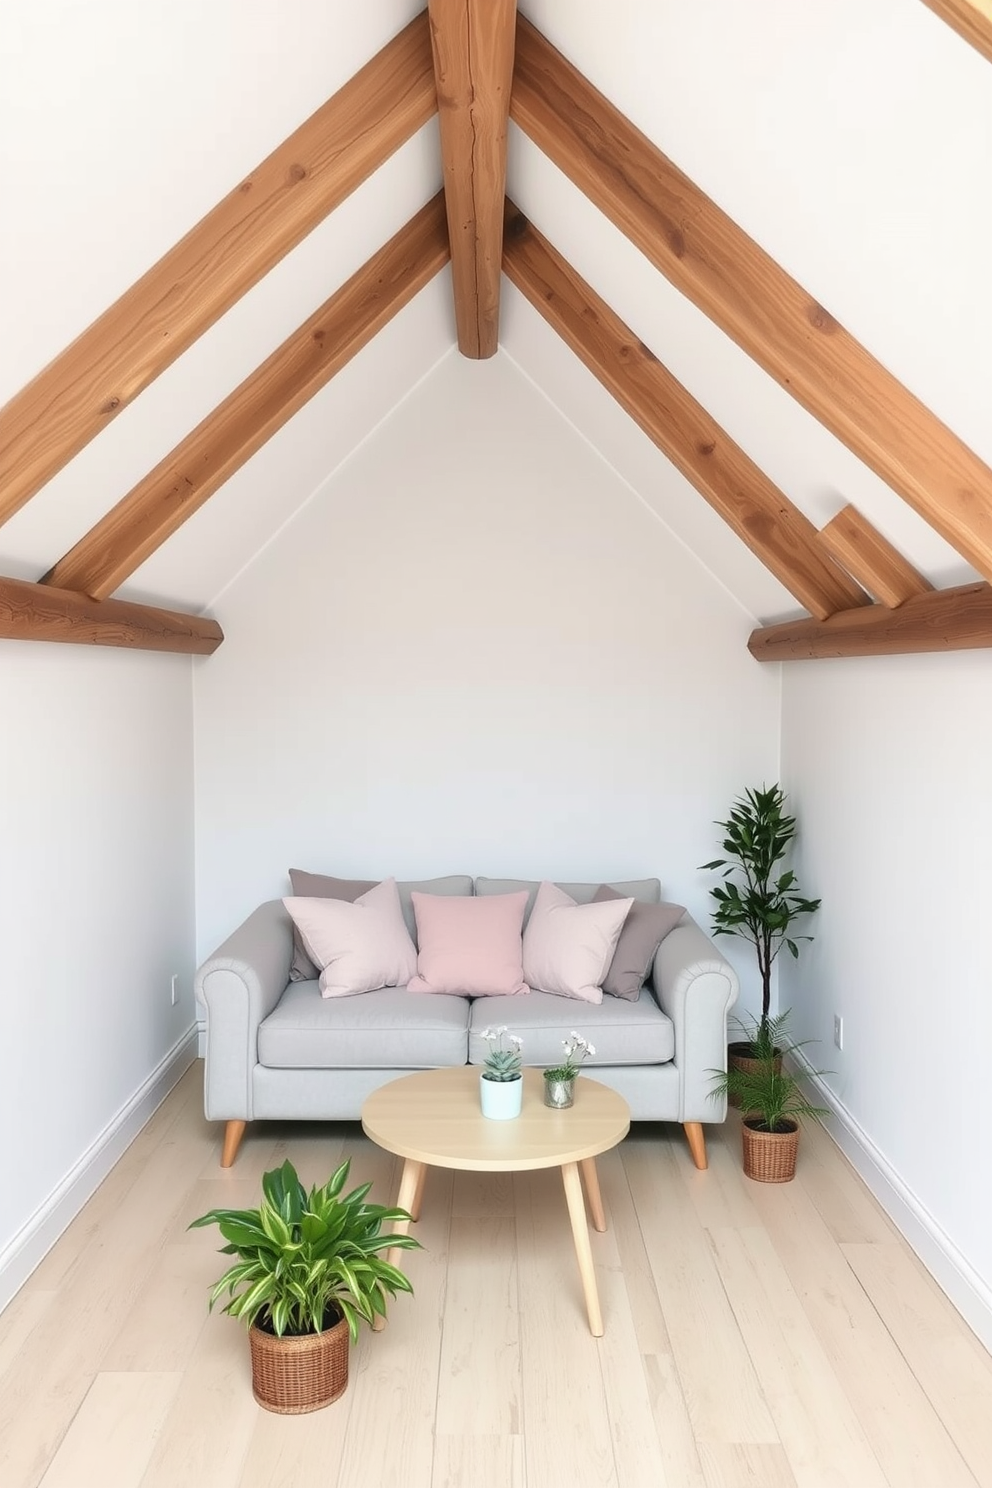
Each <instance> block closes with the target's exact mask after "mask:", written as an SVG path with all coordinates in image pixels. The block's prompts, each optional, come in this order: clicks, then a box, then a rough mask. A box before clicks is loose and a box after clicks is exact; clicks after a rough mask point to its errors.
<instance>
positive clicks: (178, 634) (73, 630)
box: [0, 578, 224, 656]
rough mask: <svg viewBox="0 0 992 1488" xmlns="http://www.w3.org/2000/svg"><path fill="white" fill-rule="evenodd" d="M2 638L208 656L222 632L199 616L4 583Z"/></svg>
mask: <svg viewBox="0 0 992 1488" xmlns="http://www.w3.org/2000/svg"><path fill="white" fill-rule="evenodd" d="M0 637H2V638H3V639H4V640H7V641H63V642H69V643H71V644H73V645H81V646H123V647H126V648H128V649H130V650H133V651H179V652H184V653H186V654H188V655H191V656H210V655H211V654H212V653H213V652H214V651H216V650H217V647H218V646H219V645H220V643H221V641H222V640H223V639H224V632H223V631H222V630H221V628H220V626H219V625H218V624H217V622H216V620H205V619H203V618H202V617H201V616H199V615H184V614H181V613H180V612H179V611H177V610H159V609H156V608H155V607H154V606H152V605H141V604H129V603H127V602H126V601H124V600H120V599H105V600H103V601H102V602H99V603H98V602H97V601H96V600H93V599H87V598H86V596H85V595H83V594H75V593H73V592H72V591H71V590H68V589H52V588H51V587H50V586H48V585H46V584H28V583H25V582H24V581H23V580H21V579H2V578H0Z"/></svg>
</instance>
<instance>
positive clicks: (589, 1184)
mask: <svg viewBox="0 0 992 1488" xmlns="http://www.w3.org/2000/svg"><path fill="white" fill-rule="evenodd" d="M579 1167H580V1168H581V1169H582V1177H583V1179H584V1180H585V1185H586V1198H587V1199H588V1200H589V1217H590V1219H591V1220H592V1227H593V1229H594V1230H598V1231H599V1233H600V1234H602V1233H603V1231H604V1230H605V1229H606V1211H605V1210H604V1208H603V1196H602V1194H601V1193H600V1191H599V1174H598V1173H597V1172H596V1159H595V1158H594V1157H584V1158H583V1159H582V1161H581V1162H580V1163H579Z"/></svg>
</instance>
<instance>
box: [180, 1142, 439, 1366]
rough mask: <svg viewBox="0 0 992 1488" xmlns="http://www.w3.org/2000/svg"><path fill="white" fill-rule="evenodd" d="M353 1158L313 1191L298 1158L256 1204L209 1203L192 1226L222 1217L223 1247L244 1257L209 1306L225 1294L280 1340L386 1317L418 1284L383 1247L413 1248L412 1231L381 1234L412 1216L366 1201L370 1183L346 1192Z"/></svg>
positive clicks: (272, 1175)
mask: <svg viewBox="0 0 992 1488" xmlns="http://www.w3.org/2000/svg"><path fill="white" fill-rule="evenodd" d="M350 1166H351V1164H350V1159H349V1161H347V1162H343V1163H342V1164H341V1166H340V1167H339V1168H338V1169H337V1171H336V1172H335V1173H334V1175H333V1177H332V1178H331V1179H330V1180H329V1181H328V1182H327V1183H325V1184H324V1186H323V1187H322V1188H318V1187H316V1186H315V1187H313V1188H311V1189H310V1191H309V1193H308V1192H307V1191H306V1189H305V1188H304V1187H303V1184H302V1183H301V1182H300V1179H299V1177H298V1176H297V1172H296V1169H295V1168H294V1167H293V1165H292V1163H291V1162H288V1161H287V1162H284V1163H283V1165H282V1167H281V1168H273V1169H272V1171H271V1172H269V1173H266V1174H265V1176H264V1177H263V1179H262V1195H263V1197H262V1203H261V1204H260V1205H259V1207H258V1208H257V1209H211V1210H210V1211H209V1213H207V1214H202V1215H201V1216H200V1218H199V1219H194V1220H193V1222H192V1224H191V1225H190V1226H189V1228H190V1229H191V1230H192V1229H200V1228H202V1227H203V1226H205V1225H210V1224H215V1225H217V1226H218V1228H219V1230H220V1233H221V1235H222V1236H223V1238H224V1239H225V1240H226V1241H227V1244H226V1245H224V1246H222V1247H221V1252H220V1253H221V1255H229V1256H237V1258H238V1259H237V1260H236V1262H235V1263H234V1265H233V1266H231V1267H230V1268H229V1269H228V1270H227V1271H225V1273H224V1275H223V1276H222V1277H221V1278H220V1280H219V1281H218V1282H216V1283H215V1284H214V1286H213V1288H212V1290H211V1292H210V1307H211V1309H213V1307H214V1305H215V1303H217V1302H218V1301H220V1299H221V1297H223V1296H224V1295H225V1294H226V1295H227V1298H228V1300H227V1302H226V1303H225V1305H224V1307H223V1308H222V1311H223V1312H227V1313H230V1315H231V1316H232V1317H237V1318H241V1320H242V1321H243V1322H244V1324H245V1325H246V1327H251V1326H252V1324H255V1325H256V1326H258V1327H260V1328H263V1329H264V1330H266V1331H267V1332H271V1333H275V1334H276V1336H277V1337H279V1338H281V1337H283V1335H284V1334H294V1335H300V1334H305V1333H322V1332H324V1331H325V1329H327V1328H329V1327H332V1326H333V1325H334V1324H335V1323H336V1322H338V1321H339V1320H340V1319H341V1318H342V1317H344V1318H346V1319H347V1321H348V1329H349V1332H350V1334H351V1338H352V1342H354V1341H355V1340H356V1339H357V1337H358V1325H359V1322H360V1321H361V1320H363V1319H364V1321H365V1322H367V1323H372V1322H373V1321H374V1320H375V1318H376V1317H377V1316H380V1317H385V1315H386V1296H387V1293H388V1295H389V1296H390V1297H395V1295H396V1293H397V1292H412V1291H413V1287H412V1286H411V1285H410V1282H409V1280H408V1278H407V1277H406V1276H405V1275H404V1274H403V1272H402V1271H400V1270H399V1269H398V1268H397V1267H396V1266H393V1265H391V1264H390V1263H389V1262H388V1261H387V1260H386V1259H385V1258H384V1256H383V1255H382V1252H383V1251H385V1250H390V1249H402V1250H413V1249H415V1248H419V1247H420V1241H419V1240H415V1239H413V1237H412V1236H410V1235H393V1234H389V1233H387V1234H383V1232H382V1226H383V1225H384V1224H386V1223H388V1222H390V1221H393V1220H409V1218H410V1215H409V1214H408V1213H407V1212H406V1210H405V1209H387V1208H384V1207H383V1206H382V1205H381V1204H367V1203H365V1196H366V1194H367V1193H368V1192H369V1189H370V1188H371V1187H372V1185H371V1184H370V1183H363V1184H361V1185H360V1186H359V1187H358V1188H355V1189H353V1190H352V1191H351V1193H349V1194H345V1195H344V1197H341V1191H342V1189H343V1188H344V1185H345V1182H346V1181H347V1178H348V1170H349V1168H350Z"/></svg>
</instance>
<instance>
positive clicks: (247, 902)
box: [195, 354, 778, 955]
mask: <svg viewBox="0 0 992 1488" xmlns="http://www.w3.org/2000/svg"><path fill="white" fill-rule="evenodd" d="M213 608H214V611H215V613H216V614H217V616H218V618H219V619H220V621H221V623H222V624H223V625H224V628H225V630H226V632H227V640H226V641H225V643H224V645H223V646H222V647H221V648H220V650H219V651H218V652H217V653H216V654H215V656H213V657H212V658H211V659H210V660H209V661H207V662H205V663H202V664H200V663H197V665H196V670H195V695H196V769H197V938H198V952H199V954H200V955H205V954H206V953H207V952H208V951H209V950H210V949H211V948H212V947H213V945H214V944H216V943H217V941H219V940H220V939H221V938H222V937H223V936H224V935H226V934H227V933H228V932H229V931H230V930H231V929H233V928H234V926H235V925H236V924H238V923H239V921H240V920H241V919H242V918H243V917H244V916H245V915H246V914H247V913H248V912H249V911H250V910H251V909H252V908H253V907H254V905H255V904H256V903H257V902H258V901H259V900H261V899H264V898H270V897H275V896H277V895H280V894H282V893H286V892H288V882H287V879H286V871H287V869H288V868H290V867H301V868H308V869H311V870H315V871H323V872H329V873H334V874H339V875H344V876H358V877H379V876H383V875H385V874H387V873H393V874H395V875H396V876H397V877H400V878H409V877H420V876H428V875H431V874H443V873H453V872H462V873H472V874H493V875H503V874H510V875H518V874H519V875H521V876H528V877H529V876H534V877H542V876H548V877H559V878H611V877H634V876H639V875H642V874H657V875H658V876H660V877H661V878H662V880H663V882H664V886H665V890H666V892H667V893H668V895H669V897H671V898H674V899H676V900H678V901H680V902H683V903H686V904H688V905H689V906H690V908H692V909H693V910H694V912H696V913H698V914H700V915H705V913H706V903H705V893H706V881H705V875H700V874H699V873H698V872H697V871H696V865H698V864H699V863H701V862H703V861H705V860H706V859H707V858H708V857H709V856H711V851H712V847H713V831H712V827H711V823H712V820H713V818H714V817H716V816H718V815H720V814H722V811H723V808H724V806H725V804H726V802H727V801H728V800H729V799H730V796H731V795H732V793H733V792H734V790H736V789H737V787H738V785H739V782H740V780H741V779H742V778H748V779H750V778H753V777H755V776H757V777H759V778H760V777H764V776H770V775H774V774H775V773H776V772H777V760H778V677H777V675H776V672H775V670H774V669H768V668H764V667H761V666H759V665H758V664H757V663H756V662H754V661H753V660H752V659H751V657H750V656H749V655H748V653H747V651H746V649H745V641H746V638H747V635H748V632H749V631H750V629H751V626H752V620H751V617H750V616H749V615H748V614H746V612H744V611H743V610H742V609H741V608H740V606H739V605H738V604H737V603H736V601H734V600H733V599H731V597H730V596H729V595H728V594H727V593H726V591H724V590H723V589H722V588H721V587H720V586H719V585H718V584H717V583H716V582H715V581H714V580H713V579H712V578H711V577H710V576H709V575H708V574H707V573H706V571H705V570H704V569H702V568H701V567H700V565H699V564H698V562H697V561H696V559H695V558H693V556H692V555H691V554H690V553H689V552H688V551H687V550H686V549H685V548H684V547H683V546H682V545H681V543H679V542H678V541H677V540H676V539H675V538H674V537H673V536H672V534H671V533H670V531H669V530H668V529H667V528H666V527H664V526H663V525H662V523H661V522H660V521H659V520H658V518H657V517H656V516H655V515H654V514H653V513H652V512H651V511H650V510H649V509H648V508H647V507H646V506H645V504H644V503H643V502H642V501H641V500H640V499H639V498H638V497H637V496H636V495H635V493H634V492H633V491H631V489H630V488H629V487H627V486H626V485H625V484H624V483H623V482H622V481H621V480H620V479H619V478H618V477H617V476H616V475H615V473H614V472H613V471H612V470H611V469H610V468H609V467H608V466H607V465H606V464H605V463H604V461H603V460H602V459H601V458H600V457H599V456H598V455H596V454H595V453H594V452H593V451H592V449H591V448H590V447H589V445H588V444H587V443H586V442H585V441H584V440H582V439H580V438H579V437H578V436H577V435H576V433H575V432H574V431H573V430H572V429H570V428H569V427H568V425H567V424H566V423H565V422H564V421H563V420H562V419H561V418H560V417H559V416H558V415H557V414H556V413H555V411H554V410H553V408H552V407H551V406H550V405H549V404H548V403H547V401H546V400H545V399H544V397H543V396H542V395H541V394H540V393H539V392H537V391H536V389H535V388H534V387H533V386H532V385H531V384H530V383H529V382H528V381H527V380H526V379H525V378H524V377H522V376H521V375H520V373H519V372H518V371H517V370H516V369H515V368H514V366H513V364H512V362H511V361H510V360H509V358H508V357H506V356H505V355H500V356H498V357H497V358H496V359H494V360H493V361H492V362H489V363H479V364H472V363H468V362H466V361H464V360H463V359H462V358H460V357H458V356H457V355H455V354H453V355H451V356H450V357H449V358H447V359H446V360H445V361H444V362H442V363H441V365H440V367H439V368H438V369H437V371H436V372H435V373H434V374H433V375H432V376H431V377H430V378H429V379H428V380H427V381H426V382H425V383H423V384H422V385H421V387H420V388H419V389H418V390H417V391H416V392H415V393H414V394H413V395H412V396H411V397H410V398H409V399H408V400H407V401H406V402H405V403H404V404H403V405H402V406H401V407H400V408H399V409H398V410H397V412H396V413H395V414H394V415H393V416H392V417H391V418H390V419H389V420H388V421H387V423H386V424H384V425H383V426H382V428H381V429H380V430H379V431H378V432H377V434H376V436H375V437H374V439H372V440H371V441H370V442H369V443H368V444H367V445H366V446H365V447H364V448H363V449H361V450H360V451H359V452H358V453H357V454H356V455H355V456H354V457H353V458H352V459H351V460H350V461H349V462H348V463H347V464H346V465H345V466H344V467H343V468H342V469H341V470H340V471H339V472H338V474H337V476H336V477H335V478H334V479H333V480H332V481H330V482H328V484H327V485H326V486H325V487H324V489H323V490H322V491H320V492H319V493H318V495H317V496H316V497H315V498H314V500H313V501H312V502H311V503H310V504H309V505H308V506H307V507H306V508H305V509H304V511H303V512H302V513H301V514H300V515H299V516H298V517H297V519H296V520H295V521H294V522H293V523H292V524H291V525H289V526H288V527H287V528H286V529H284V531H283V532H282V533H281V534H280V536H279V537H278V538H277V539H275V540H274V541H273V542H272V543H271V544H270V545H269V547H268V548H267V549H266V550H265V552H264V553H263V554H262V555H261V556H260V557H259V559H258V560H257V562H256V563H254V564H253V565H252V566H251V567H250V568H249V569H248V570H247V571H246V572H245V573H244V574H243V575H242V576H241V578H240V579H239V580H238V581H237V582H236V583H235V584H234V585H232V586H231V588H230V589H228V590H227V591H226V592H225V593H224V594H222V595H221V596H219V597H218V599H217V600H216V601H215V604H214V606H213Z"/></svg>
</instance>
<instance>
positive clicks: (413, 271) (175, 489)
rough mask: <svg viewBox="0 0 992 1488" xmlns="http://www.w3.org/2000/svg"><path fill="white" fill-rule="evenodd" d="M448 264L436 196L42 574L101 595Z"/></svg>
mask: <svg viewBox="0 0 992 1488" xmlns="http://www.w3.org/2000/svg"><path fill="white" fill-rule="evenodd" d="M447 261H448V231H447V227H446V224H445V217H444V200H443V195H442V193H440V192H439V193H438V195H437V196H436V197H434V199H433V200H432V201H430V202H428V204H427V205H426V206H425V207H423V208H422V209H421V211H419V212H418V213H417V215H416V216H415V217H413V218H412V219H411V220H410V221H409V222H408V223H407V225H406V227H404V228H402V229H401V230H400V231H399V232H398V233H397V234H396V235H395V237H393V238H391V239H390V241H389V242H388V243H387V244H386V245H385V247H384V248H381V249H380V250H379V252H378V253H376V254H374V255H373V257H372V258H370V259H369V261H368V263H366V264H365V265H364V266H363V267H362V268H361V269H359V270H358V272H357V273H356V274H353V275H352V277H351V278H350V279H349V280H348V281H347V283H345V284H344V285H342V287H341V288H340V289H339V290H338V291H337V293H336V294H334V295H332V296H331V298H330V299H329V300H328V301H327V303H326V304H324V305H322V306H321V308H320V309H319V310H318V311H317V313H316V314H315V315H312V316H311V317H310V319H309V320H308V321H306V322H305V323H304V324H303V325H302V326H300V328H299V329H298V330H297V331H295V332H294V333H293V335H292V336H290V337H288V339H287V340H286V341H284V342H283V344H282V345H281V346H280V347H279V348H278V350H277V351H275V352H273V354H272V355H271V356H270V357H269V358H268V360H267V361H265V362H263V363H262V365H261V366H260V367H259V368H258V369H257V370H256V371H255V372H253V373H252V375H251V376H250V377H248V378H246V380H245V381H244V382H243V383H242V384H241V386H240V387H238V388H235V390H234V392H233V393H231V395H230V397H228V398H226V399H225V400H224V402H223V403H221V404H220V405H219V406H218V407H217V408H216V409H214V411H213V413H211V414H209V415H208V417H207V418H205V419H204V420H203V422H202V423H201V424H200V425H198V427H197V428H196V429H194V430H193V432H192V433H191V434H189V435H188V436H187V437H186V438H185V439H184V440H183V441H182V443H181V444H180V445H178V446H177V447H176V448H175V449H174V450H173V451H172V453H171V454H169V455H166V457H165V459H164V460H162V461H161V463H160V464H159V465H157V466H156V467H155V469H154V470H153V471H151V473H150V474H149V475H147V476H145V478H144V479H143V480H142V481H139V483H138V484H137V485H136V486H135V487H134V488H133V489H132V490H131V491H130V492H129V493H128V495H127V496H125V497H124V498H123V500H121V501H119V502H118V503H117V505H116V506H115V507H114V508H113V510H112V511H110V512H108V513H107V515H106V516H105V517H103V518H102V519H101V521H99V522H98V523H97V525H96V526H95V527H94V528H92V529H91V531H90V532H88V533H87V534H86V536H85V537H83V538H81V539H80V541H79V542H78V543H77V544H76V546H75V547H74V548H73V549H72V550H71V551H70V552H69V553H67V554H66V555H65V557H64V558H61V559H59V561H58V563H56V565H55V567H54V568H52V569H50V570H49V572H48V573H47V574H46V575H45V577H44V579H43V580H42V583H43V584H54V585H56V586H58V587H60V588H62V589H74V590H78V591H81V592H83V593H85V594H88V595H90V596H91V597H92V598H93V599H105V598H106V596H107V595H108V594H111V593H113V591H114V590H115V589H116V588H117V587H118V585H119V584H122V583H123V582H124V580H125V579H127V578H128V577H129V575H131V574H132V573H133V572H134V571H135V569H136V568H138V567H139V565H140V564H142V563H143V562H144V561H145V559H146V558H147V557H148V556H149V554H151V553H153V552H154V551H155V549H156V548H158V547H159V546H160V545H161V544H162V543H163V542H165V540H166V538H167V537H170V536H171V535H172V533H173V532H175V531H176V530H177V529H178V528H179V527H181V526H182V524H183V523H184V522H185V521H186V520H187V518H189V517H190V516H192V514H193V513H194V512H195V511H197V510H198V509H199V507H201V506H202V505H203V503H204V502H205V501H206V500H207V498H208V497H209V496H211V495H212V494H213V492H214V491H216V490H217V489H218V488H219V487H220V486H221V485H223V483H224V482H225V481H226V480H227V479H228V478H229V477H230V476H231V475H233V474H234V472H235V471H236V470H238V469H240V467H241V466H242V465H243V464H244V463H245V461H246V460H248V459H249V457H250V456H251V455H253V454H254V453H255V451H256V450H258V449H261V447H262V445H263V444H264V443H265V442H266V440H267V439H269V438H270V437H271V436H272V435H273V434H274V433H275V432H276V430H277V429H280V428H282V426H283V424H285V423H286V422H287V421H288V420H289V419H290V418H291V417H292V416H293V414H294V413H296V412H297V410H298V409H300V408H302V407H303V405H304V403H306V402H307V401H308V400H309V399H310V398H312V397H313V395H314V394H315V393H316V392H318V391H319V389H320V388H322V387H323V386H324V385H325V383H327V382H329V381H330V380H331V378H332V377H333V376H334V374H335V373H336V372H339V371H340V370H341V368H342V367H343V366H345V365H346V363H348V362H349V361H350V360H351V358H352V357H353V356H355V355H356V353H357V352H359V351H360V350H361V349H362V347H363V346H365V345H366V344H367V343H368V342H369V341H371V339H372V337H373V336H374V335H375V334H376V332H377V331H379V330H380V329H381V328H382V327H383V326H384V325H385V324H386V323H387V321H389V320H391V319H392V318H393V316H394V315H395V314H396V313H397V311H399V310H401V309H402V307H403V306H404V305H406V304H408V303H409V302H410V300H412V299H413V297H414V295H415V294H416V293H417V292H418V290H420V289H422V288H423V286H424V285H425V284H426V283H427V282H428V280H429V279H432V278H433V276H434V275H435V274H436V273H437V272H438V270H439V269H440V268H441V267H442V266H443V265H444V264H446V263H447Z"/></svg>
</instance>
